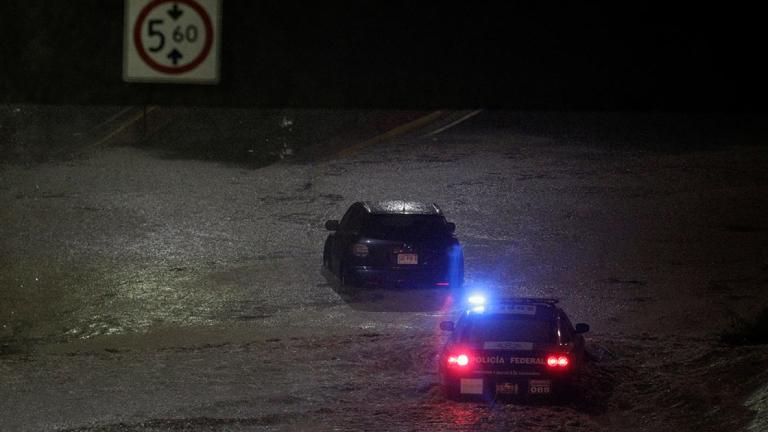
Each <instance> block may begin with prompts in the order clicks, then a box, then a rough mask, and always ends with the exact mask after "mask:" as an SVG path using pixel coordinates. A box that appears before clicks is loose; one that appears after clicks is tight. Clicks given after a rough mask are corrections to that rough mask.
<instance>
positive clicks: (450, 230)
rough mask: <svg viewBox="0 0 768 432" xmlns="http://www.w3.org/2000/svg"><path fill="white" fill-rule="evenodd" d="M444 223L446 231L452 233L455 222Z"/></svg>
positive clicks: (454, 229)
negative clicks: (446, 227)
mask: <svg viewBox="0 0 768 432" xmlns="http://www.w3.org/2000/svg"><path fill="white" fill-rule="evenodd" d="M446 225H447V226H448V232H449V233H453V232H454V231H456V224H455V223H453V222H448V223H447V224H446Z"/></svg>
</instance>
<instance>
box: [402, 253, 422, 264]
mask: <svg viewBox="0 0 768 432" xmlns="http://www.w3.org/2000/svg"><path fill="white" fill-rule="evenodd" d="M418 263H419V256H418V255H417V254H397V264H399V265H403V264H405V265H414V264H418Z"/></svg>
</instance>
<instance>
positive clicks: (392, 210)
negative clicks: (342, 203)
mask: <svg viewBox="0 0 768 432" xmlns="http://www.w3.org/2000/svg"><path fill="white" fill-rule="evenodd" d="M362 205H363V207H364V208H365V210H366V211H368V213H371V214H422V215H439V214H441V211H440V208H439V207H438V206H437V204H434V203H425V202H420V201H403V200H390V201H363V202H362Z"/></svg>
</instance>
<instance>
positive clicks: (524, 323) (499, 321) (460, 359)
mask: <svg viewBox="0 0 768 432" xmlns="http://www.w3.org/2000/svg"><path fill="white" fill-rule="evenodd" d="M557 316H558V315H557V313H556V311H555V308H554V307H552V305H548V304H538V305H537V304H509V305H497V306H494V307H491V308H488V310H486V307H485V306H478V307H476V308H474V309H473V310H471V311H470V312H469V313H468V314H467V316H465V317H464V318H463V321H464V322H463V323H462V325H461V326H460V328H459V331H460V334H459V335H457V336H458V338H457V342H458V343H457V344H456V345H455V346H453V347H452V349H451V350H450V353H449V356H448V358H447V362H448V373H449V374H450V375H451V376H453V377H454V378H456V379H458V383H457V384H458V386H459V388H458V390H459V393H460V394H463V395H483V394H496V395H505V394H506V395H547V394H550V393H552V392H553V387H554V386H555V385H556V383H557V382H559V381H563V380H566V379H568V378H570V376H571V375H572V374H571V369H572V366H573V365H572V363H573V362H572V358H571V355H570V350H571V346H570V344H569V343H563V341H562V340H561V338H560V334H561V332H560V323H559V321H558V319H557Z"/></svg>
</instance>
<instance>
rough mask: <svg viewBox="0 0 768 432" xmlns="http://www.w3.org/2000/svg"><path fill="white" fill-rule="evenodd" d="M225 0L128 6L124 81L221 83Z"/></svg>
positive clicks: (130, 2)
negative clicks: (221, 45) (223, 6)
mask: <svg viewBox="0 0 768 432" xmlns="http://www.w3.org/2000/svg"><path fill="white" fill-rule="evenodd" d="M220 35H221V0H125V29H124V39H125V41H124V48H123V79H124V80H125V81H129V82H158V83H168V82H171V83H174V82H175V83H193V84H194V83H198V84H215V83H217V82H218V81H219V45H220V43H221V41H220Z"/></svg>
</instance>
